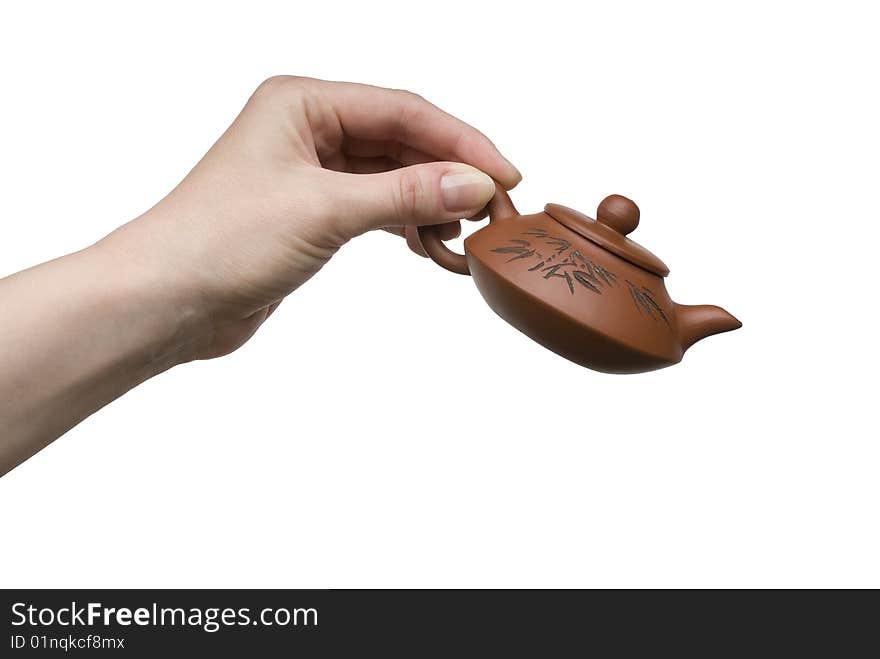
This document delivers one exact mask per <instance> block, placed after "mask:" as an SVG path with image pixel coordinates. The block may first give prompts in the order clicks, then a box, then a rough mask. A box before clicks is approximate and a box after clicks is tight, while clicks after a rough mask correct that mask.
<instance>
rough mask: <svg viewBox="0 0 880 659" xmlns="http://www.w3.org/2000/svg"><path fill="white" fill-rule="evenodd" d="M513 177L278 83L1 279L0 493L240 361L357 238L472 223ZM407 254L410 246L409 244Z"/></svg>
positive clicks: (367, 93)
mask: <svg viewBox="0 0 880 659" xmlns="http://www.w3.org/2000/svg"><path fill="white" fill-rule="evenodd" d="M493 179H494V181H497V182H498V184H499V185H501V186H503V187H504V188H506V189H510V188H512V187H513V186H515V185H516V184H517V183H518V182H519V180H520V175H519V172H518V171H517V169H516V168H515V167H514V166H513V165H512V164H511V163H510V162H509V161H507V160H506V159H505V158H504V157H503V156H502V155H501V154H500V153H499V152H498V150H497V149H496V148H495V147H494V146H493V144H492V143H491V142H490V141H489V140H488V139H487V138H486V137H485V136H484V135H482V134H481V133H480V132H478V131H477V130H476V129H474V128H472V127H470V126H468V125H467V124H465V123H463V122H461V121H459V120H458V119H455V118H454V117H452V116H450V115H449V114H446V113H445V112H443V111H442V110H440V109H438V108H437V107H435V106H433V105H431V104H430V103H428V102H427V101H425V100H424V99H422V98H421V97H419V96H417V95H415V94H412V93H410V92H405V91H400V90H389V89H382V88H378V87H371V86H367V85H359V84H351V83H336V82H326V81H321V80H313V79H308V78H295V77H290V76H278V77H274V78H270V79H268V80H266V81H265V82H264V83H262V84H261V85H260V86H259V87H258V88H257V90H256V91H255V92H254V94H253V95H252V96H251V98H250V99H249V100H248V102H247V104H246V105H245V107H244V109H243V110H242V112H241V114H240V115H239V116H238V117H237V118H236V120H235V121H234V122H233V124H232V125H231V126H230V127H229V129H228V130H227V131H226V132H225V133H224V134H223V135H222V136H221V137H220V139H219V140H218V141H217V143H216V144H214V146H213V147H212V148H211V149H210V150H209V151H208V153H207V154H206V155H205V156H204V158H202V160H201V161H200V162H199V163H198V164H197V165H196V166H195V168H193V170H192V171H191V172H190V173H189V174H188V175H187V176H186V178H185V179H184V180H183V181H182V182H181V183H180V184H179V185H178V186H177V187H176V188H175V189H174V190H173V191H172V192H171V193H170V194H168V196H166V197H165V198H164V199H162V200H161V201H160V202H159V203H158V204H156V205H155V206H154V207H153V208H151V209H150V210H149V211H147V212H146V213H144V214H143V215H141V216H140V217H138V218H136V219H134V220H132V221H131V222H129V223H127V224H125V225H123V226H121V227H120V228H118V229H117V230H115V231H114V232H113V233H111V234H110V235H108V236H106V237H105V238H103V239H102V240H100V241H99V242H97V243H95V244H94V245H92V246H91V247H88V248H86V249H84V250H82V251H79V252H76V253H74V254H70V255H67V256H63V257H61V258H58V259H55V260H54V261H50V262H48V263H44V264H42V265H39V266H36V267H33V268H30V269H28V270H25V271H23V272H19V273H16V274H14V275H11V276H9V277H6V278H5V279H0V307H2V308H3V309H5V310H14V311H13V312H12V313H4V317H3V320H2V323H0V475H2V474H4V473H6V472H8V471H9V470H10V469H12V468H14V467H15V466H16V465H18V464H20V463H21V462H22V461H24V460H26V459H27V458H28V457H30V456H31V455H33V454H34V453H36V452H37V451H39V450H40V449H42V448H43V447H44V446H46V445H47V444H49V443H50V442H51V441H52V440H54V439H56V438H57V437H59V436H60V435H62V434H64V433H65V432H66V431H67V430H69V429H70V428H71V427H73V426H74V425H76V424H77V423H79V422H80V421H82V420H83V419H85V418H86V417H88V416H89V415H90V414H92V413H93V412H95V411H96V410H98V409H100V408H101V407H103V406H104V405H106V404H107V403H109V402H111V401H112V400H114V399H115V398H118V397H119V396H121V395H122V394H123V393H125V392H126V391H128V390H129V389H131V388H133V387H135V386H137V385H138V384H140V383H142V382H144V381H145V380H147V379H149V378H151V377H153V376H155V375H157V374H159V373H161V372H163V371H165V370H167V369H169V368H172V367H173V366H176V365H179V364H183V363H186V362H190V361H193V360H198V359H211V358H214V357H219V356H222V355H226V354H228V353H230V352H232V351H234V350H235V349H237V348H238V347H240V346H241V345H242V344H244V343H245V342H246V341H247V340H248V339H249V338H250V337H251V336H252V335H253V334H254V332H256V330H257V329H258V328H259V327H260V325H261V324H262V323H263V322H264V321H265V320H266V318H268V317H269V315H270V314H272V312H273V311H274V310H275V309H276V308H277V306H278V305H279V304H280V302H281V301H282V300H283V299H284V298H285V297H286V296H287V295H289V294H290V293H291V292H293V291H294V290H296V289H297V288H298V287H299V286H301V285H302V284H303V283H305V282H306V281H307V280H308V279H309V278H310V277H311V276H312V275H313V274H315V273H316V272H317V271H318V270H319V269H320V268H321V267H322V266H323V265H324V264H325V263H326V262H327V261H328V260H329V259H330V258H331V257H332V256H333V254H334V253H335V252H336V251H337V250H338V249H339V248H340V247H342V246H343V245H344V244H345V243H347V242H348V241H349V240H351V239H353V238H355V237H356V236H358V235H360V234H363V233H365V232H366V231H370V230H372V229H378V228H386V229H388V230H390V231H392V232H393V233H397V234H399V235H403V228H404V227H405V226H407V225H412V226H415V225H423V224H446V227H445V228H444V232H445V237H446V238H451V237H453V236H455V235H457V234H458V231H459V224H458V222H457V220H458V219H459V218H466V217H478V216H479V215H480V214H481V210H482V209H483V208H484V206H485V205H486V203H487V202H488V201H489V199H490V198H491V197H492V195H493V194H494V191H495V183H494V181H493ZM411 247H412V248H413V249H414V250H415V251H420V247H419V245H417V244H411Z"/></svg>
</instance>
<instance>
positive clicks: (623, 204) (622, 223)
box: [596, 194, 639, 236]
mask: <svg viewBox="0 0 880 659" xmlns="http://www.w3.org/2000/svg"><path fill="white" fill-rule="evenodd" d="M596 219H597V220H598V221H599V222H601V223H602V224H604V225H606V226H609V227H611V228H612V229H614V230H615V231H616V232H617V233H619V234H621V235H624V236H625V235H627V234H628V233H631V232H632V231H634V230H635V228H636V227H637V226H639V207H638V206H636V203H635V202H634V201H632V200H631V199H627V198H626V197H624V196H621V195H619V194H613V195H609V196H607V197H605V198H604V199H603V200H602V203H601V204H599V208H597V209H596Z"/></svg>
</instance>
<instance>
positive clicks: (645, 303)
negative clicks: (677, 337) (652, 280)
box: [626, 279, 670, 327]
mask: <svg viewBox="0 0 880 659" xmlns="http://www.w3.org/2000/svg"><path fill="white" fill-rule="evenodd" d="M626 283H627V285H628V286H629V293H630V295H631V296H632V299H633V302H634V303H635V305H636V309H638V310H639V314H645V313H646V314H647V315H648V317H649V318H650V319H651V320H653V321H654V322H657V320H658V319H659V318H662V319H663V322H664V323H666V326H667V327H670V325H669V319H668V318H667V317H666V314H665V313H663V309H662V307H661V306H660V305H659V304H657V302H656V300H654V293H652V292H651V291H650V289H648V288H646V287H644V286H642V287H641V288H639V287H638V286H636V285H635V284H633V283H632V282H631V281H630V280H629V279H627V280H626Z"/></svg>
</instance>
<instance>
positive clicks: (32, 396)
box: [0, 243, 204, 475]
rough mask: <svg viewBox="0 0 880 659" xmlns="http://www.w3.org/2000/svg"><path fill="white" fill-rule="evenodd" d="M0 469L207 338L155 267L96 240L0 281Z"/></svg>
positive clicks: (180, 359)
mask: <svg viewBox="0 0 880 659" xmlns="http://www.w3.org/2000/svg"><path fill="white" fill-rule="evenodd" d="M0 309H2V318H0V475H2V474H4V473H6V472H7V471H9V470H10V469H12V468H13V467H15V466H16V465H17V464H19V463H20V462H22V461H24V460H26V459H27V458H28V457H30V456H31V455H33V454H34V453H36V452H37V451H39V450H40V449H41V448H43V447H44V446H46V445H47V444H48V443H49V442H51V441H52V440H54V439H56V438H57V437H59V436H60V435H62V434H63V433H64V432H66V431H67V430H69V429H70V428H71V427H73V426H74V425H76V424H77V423H79V422H80V421H82V420H83V419H85V418H86V417H87V416H89V415H90V414H92V413H93V412H95V411H96V410H98V409H100V408H101V407H103V406H104V405H106V404H107V403H109V402H110V401H112V400H114V399H115V398H118V397H119V396H121V395H122V394H123V393H125V392H126V391H128V390H129V389H131V388H132V387H135V386H136V385H138V384H140V383H141V382H143V381H145V380H147V379H149V378H150V377H152V376H154V375H156V374H158V373H161V372H162V371H165V370H167V369H168V368H170V367H172V366H174V365H176V364H179V363H182V362H184V361H188V360H189V359H191V358H192V356H193V355H194V354H195V352H196V350H197V348H198V346H197V345H195V344H196V343H197V342H198V341H199V339H203V338H204V323H203V321H202V320H201V319H200V318H199V316H198V314H197V313H196V311H195V309H194V307H192V306H190V305H188V304H187V303H186V302H185V301H183V300H181V299H178V298H177V297H176V296H175V293H174V292H173V290H171V287H170V286H168V285H167V283H166V282H162V281H161V273H154V272H151V271H150V269H149V268H148V267H144V266H143V265H142V264H141V265H136V264H134V263H132V262H130V260H128V259H127V258H126V255H125V254H121V253H118V252H116V251H114V250H113V248H108V247H107V246H106V245H105V244H104V243H99V244H98V245H95V246H93V247H91V248H89V249H86V250H83V251H81V252H77V253H75V254H71V255H69V256H65V257H62V258H60V259H56V260H54V261H50V262H49V263H45V264H43V265H40V266H37V267H34V268H31V269H29V270H25V271H24V272H20V273H17V274H14V275H12V276H10V277H7V278H5V279H2V280H0Z"/></svg>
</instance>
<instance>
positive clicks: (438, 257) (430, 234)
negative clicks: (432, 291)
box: [407, 182, 519, 275]
mask: <svg viewBox="0 0 880 659" xmlns="http://www.w3.org/2000/svg"><path fill="white" fill-rule="evenodd" d="M488 209H489V222H496V221H498V220H499V219H502V218H505V217H511V216H514V215H519V213H518V212H517V211H516V207H515V206H514V205H513V202H512V201H510V196H509V195H508V194H507V191H506V190H505V189H504V188H502V187H501V186H500V185H499V184H498V183H497V182H496V183H495V195H494V196H493V197H492V199H491V200H490V201H489V205H488ZM440 226H441V225H439V224H432V225H427V226H421V227H417V228H418V237H419V240H420V241H421V243H422V247H423V248H424V250H425V252H427V254H428V256H430V257H431V259H432V260H433V261H434V263H436V264H437V265H439V266H440V267H442V268H446V269H447V270H449V271H450V272H455V273H456V274H459V275H469V274H471V271H470V269H469V268H468V264H467V258H465V255H464V254H458V253H457V252H453V251H452V250H451V249H449V248H448V247H447V246H446V243H444V242H443V241H442V240H440V234H439V233H438V230H439V228H440ZM415 228H416V227H407V231H411V230H412V229H415Z"/></svg>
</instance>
